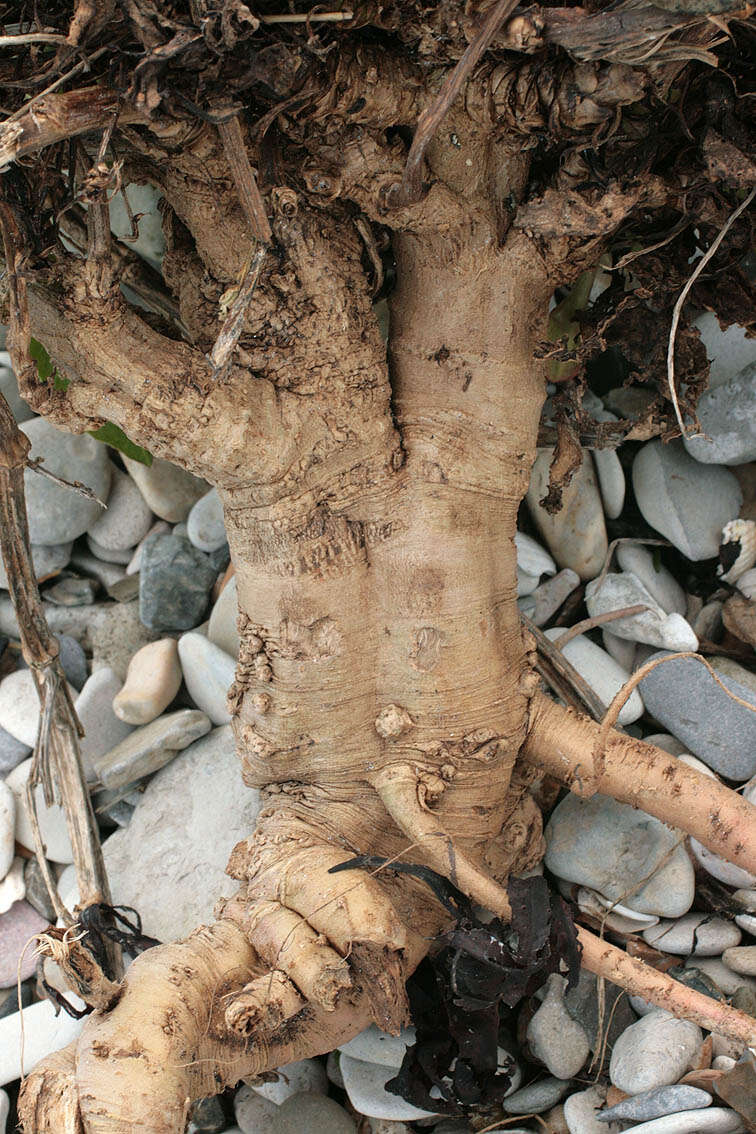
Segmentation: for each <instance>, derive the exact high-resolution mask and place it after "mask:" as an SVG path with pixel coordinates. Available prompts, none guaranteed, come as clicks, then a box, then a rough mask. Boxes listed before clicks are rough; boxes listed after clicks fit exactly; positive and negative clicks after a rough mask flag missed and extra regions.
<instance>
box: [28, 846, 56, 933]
mask: <svg viewBox="0 0 756 1134" xmlns="http://www.w3.org/2000/svg"><path fill="white" fill-rule="evenodd" d="M24 886H25V887H26V900H27V902H28V903H29V905H30V906H31V907H32V909H35V910H36V911H37V913H38V914H39V916H40V917H43V918H44V919H45V921H47V922H49V923H50V925H55V918H56V917H57V914H56V913H55V907H54V906H53V904H52V901H51V900H50V895H49V894H48V892H47V886H46V885H45V880H44V878H43V876H42V870H41V869H40V865H39V863H38V862H37V860H36V858H27V859H26V860H25V862H24Z"/></svg>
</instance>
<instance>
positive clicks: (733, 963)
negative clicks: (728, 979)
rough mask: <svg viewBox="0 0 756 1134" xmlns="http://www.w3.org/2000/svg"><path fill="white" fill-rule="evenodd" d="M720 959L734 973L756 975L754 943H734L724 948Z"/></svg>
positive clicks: (755, 949)
mask: <svg viewBox="0 0 756 1134" xmlns="http://www.w3.org/2000/svg"><path fill="white" fill-rule="evenodd" d="M722 960H723V961H724V963H725V964H726V965H727V967H728V969H732V971H733V972H735V973H743V974H744V975H745V976H756V945H736V946H735V947H734V948H731V949H725V951H724V952H723V953H722Z"/></svg>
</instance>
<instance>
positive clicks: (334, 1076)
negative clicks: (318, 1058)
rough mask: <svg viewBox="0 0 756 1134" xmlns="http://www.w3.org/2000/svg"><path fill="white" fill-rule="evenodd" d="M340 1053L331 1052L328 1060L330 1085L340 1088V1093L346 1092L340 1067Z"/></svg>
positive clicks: (327, 1068)
mask: <svg viewBox="0 0 756 1134" xmlns="http://www.w3.org/2000/svg"><path fill="white" fill-rule="evenodd" d="M340 1054H341V1053H340V1052H338V1051H329V1052H328V1056H327V1058H326V1075H327V1076H328V1081H329V1083H333V1085H334V1087H338V1088H339V1090H340V1091H343V1090H344V1076H343V1075H342V1074H341V1068H340V1067H339V1056H340Z"/></svg>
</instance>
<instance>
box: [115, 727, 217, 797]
mask: <svg viewBox="0 0 756 1134" xmlns="http://www.w3.org/2000/svg"><path fill="white" fill-rule="evenodd" d="M211 727H212V725H211V722H210V718H209V717H207V716H206V715H205V714H204V713H201V712H198V711H197V710H195V709H179V710H178V711H177V712H175V713H168V714H167V715H166V716H163V717H158V718H157V720H154V721H151V722H150V724H147V725H143V726H142V727H141V728H137V729H135V730H134V731H133V732H132V733H130V734H129V736H127V737H126V739H125V740H122V741H121V742H120V744H117V745H116V746H115V747H114V748H111V749H110V751H109V752H105V753H103V754H102V755H99V756H97V757H95V759H94V761H93V763H94V770H95V773H96V775H97V778H98V779H99V781H100V783H101V784H102V785H103V787H106V788H108V789H110V790H115V789H117V788H122V787H125V786H126V785H127V784H130V783H133V782H134V781H135V780H139V779H141V778H142V777H143V776H149V775H152V774H153V772H156V771H157V770H158V769H159V768H162V767H164V766H165V765H166V764H168V763H169V762H170V761H171V760H172V759H173V758H174V756H175V755H176V753H177V752H180V751H182V750H183V749H184V748H188V746H189V745H190V744H193V743H194V741H195V740H199V738H200V737H201V736H204V735H205V734H206V733H208V732H209V731H210V729H211Z"/></svg>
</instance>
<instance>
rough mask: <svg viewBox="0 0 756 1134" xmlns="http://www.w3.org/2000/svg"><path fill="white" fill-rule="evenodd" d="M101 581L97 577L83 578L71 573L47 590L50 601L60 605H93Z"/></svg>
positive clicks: (46, 593)
mask: <svg viewBox="0 0 756 1134" xmlns="http://www.w3.org/2000/svg"><path fill="white" fill-rule="evenodd" d="M99 589H100V586H99V583H98V582H97V581H96V580H95V579H81V578H78V577H77V576H76V575H70V576H69V577H68V578H67V579H61V580H60V582H58V583H54V584H53V586H51V587H48V588H47V589H46V590H45V598H46V599H47V601H48V602H54V603H56V604H57V605H58V606H91V604H92V603H93V602H94V601H95V599H96V597H97V592H98V591H99Z"/></svg>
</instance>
